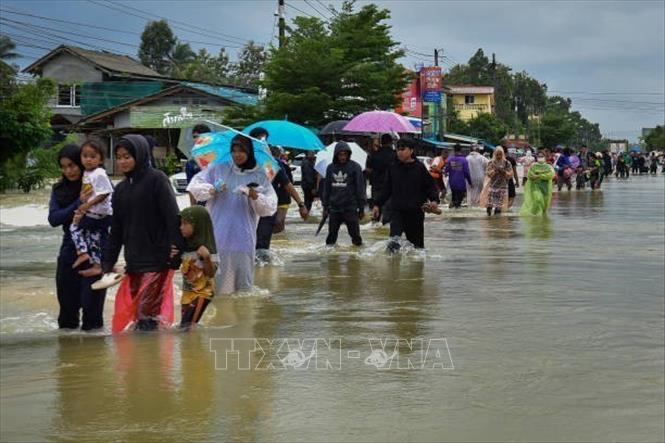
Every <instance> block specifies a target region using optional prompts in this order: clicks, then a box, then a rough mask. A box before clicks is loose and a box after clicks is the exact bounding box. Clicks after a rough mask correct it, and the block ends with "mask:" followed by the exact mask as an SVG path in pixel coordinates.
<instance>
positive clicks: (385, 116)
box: [344, 111, 420, 133]
mask: <svg viewBox="0 0 665 443" xmlns="http://www.w3.org/2000/svg"><path fill="white" fill-rule="evenodd" d="M344 130H345V131H353V132H378V133H390V132H398V133H400V132H401V133H405V132H414V133H417V132H420V131H418V130H417V129H416V128H414V127H413V125H412V124H411V122H409V120H408V119H407V118H406V117H404V116H403V115H399V114H396V113H394V112H388V111H370V112H363V113H362V114H360V115H356V116H355V117H353V119H352V120H351V121H350V122H349V123H347V125H346V126H344Z"/></svg>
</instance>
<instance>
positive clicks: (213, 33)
mask: <svg viewBox="0 0 665 443" xmlns="http://www.w3.org/2000/svg"><path fill="white" fill-rule="evenodd" d="M106 1H107V2H108V3H111V2H110V0H106ZM115 4H117V5H121V6H123V7H125V8H127V9H131V10H133V11H137V12H139V13H142V14H146V15H148V16H153V17H157V18H160V19H163V20H168V21H169V22H172V23H178V24H181V25H183V26H186V27H187V28H188V29H189V28H190V27H191V26H192V24H191V23H187V22H183V21H180V20H176V19H173V18H167V17H163V16H159V15H157V14H152V13H150V12H147V11H143V10H141V9H138V8H135V7H133V6H129V5H126V4H124V3H120V2H115ZM190 31H191V29H190ZM206 33H208V34H210V35H211V36H215V35H217V36H220V37H224V38H228V39H234V40H238V43H243V44H244V43H246V42H248V41H249V40H250V39H247V38H242V37H236V36H234V35H231V34H226V33H224V32H219V31H206ZM257 43H258V42H257Z"/></svg>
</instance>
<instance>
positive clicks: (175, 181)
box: [169, 172, 187, 194]
mask: <svg viewBox="0 0 665 443" xmlns="http://www.w3.org/2000/svg"><path fill="white" fill-rule="evenodd" d="M169 181H170V182H171V186H173V191H174V192H175V193H176V194H183V193H185V192H187V175H186V174H185V173H184V172H178V173H177V174H173V175H172V176H171V177H169Z"/></svg>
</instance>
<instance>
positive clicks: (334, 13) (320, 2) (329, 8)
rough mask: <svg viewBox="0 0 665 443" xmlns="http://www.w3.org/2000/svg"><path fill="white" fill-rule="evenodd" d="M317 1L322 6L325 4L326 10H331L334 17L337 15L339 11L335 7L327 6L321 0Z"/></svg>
mask: <svg viewBox="0 0 665 443" xmlns="http://www.w3.org/2000/svg"><path fill="white" fill-rule="evenodd" d="M316 2H317V3H318V4H320V5H321V6H323V7H324V8H325V9H326V10H328V11H330V13H331V14H332V15H333V17H337V11H335V10H334V9H333V8H331V7H330V6H326V5H325V4H324V3H323V2H322V1H321V0H316Z"/></svg>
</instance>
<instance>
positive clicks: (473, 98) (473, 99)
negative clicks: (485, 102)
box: [464, 95, 476, 105]
mask: <svg viewBox="0 0 665 443" xmlns="http://www.w3.org/2000/svg"><path fill="white" fill-rule="evenodd" d="M475 102H476V96H475V95H465V96H464V104H465V105H472V104H474V103H475Z"/></svg>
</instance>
